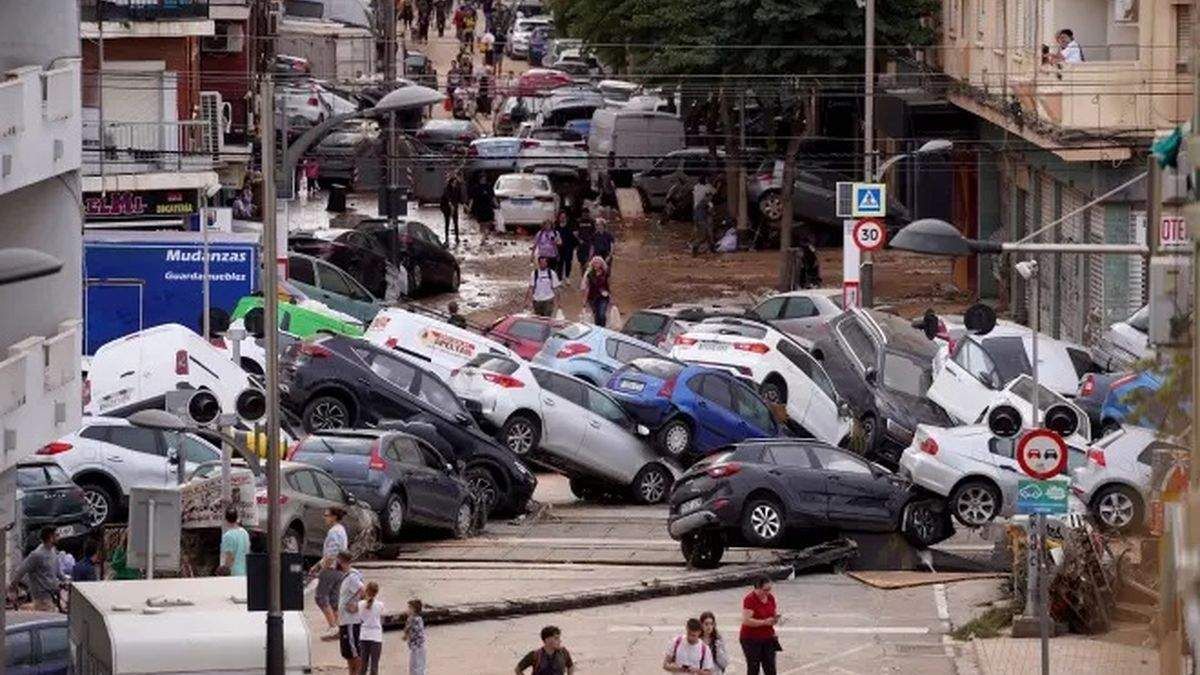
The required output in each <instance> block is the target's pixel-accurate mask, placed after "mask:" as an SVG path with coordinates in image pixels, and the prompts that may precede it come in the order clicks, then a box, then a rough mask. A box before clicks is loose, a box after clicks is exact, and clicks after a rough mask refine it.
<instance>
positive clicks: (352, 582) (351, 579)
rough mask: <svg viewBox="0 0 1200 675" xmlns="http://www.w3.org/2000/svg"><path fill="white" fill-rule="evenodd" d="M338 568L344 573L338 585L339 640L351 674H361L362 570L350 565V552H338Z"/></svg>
mask: <svg viewBox="0 0 1200 675" xmlns="http://www.w3.org/2000/svg"><path fill="white" fill-rule="evenodd" d="M336 560H337V569H338V571H340V572H341V573H342V583H341V585H340V586H339V587H338V601H337V602H338V642H339V643H340V644H339V647H340V648H341V652H342V658H344V659H346V667H347V669H348V672H349V675H359V673H360V672H361V670H362V649H361V646H360V645H359V641H360V640H361V637H362V621H363V620H362V613H361V612H359V604H358V601H359V600H361V599H362V594H363V587H364V584H363V577H362V572H359V571H358V570H356V569H354V568H353V567H351V566H350V552H349V551H342V552H341V553H338V554H337V558H336Z"/></svg>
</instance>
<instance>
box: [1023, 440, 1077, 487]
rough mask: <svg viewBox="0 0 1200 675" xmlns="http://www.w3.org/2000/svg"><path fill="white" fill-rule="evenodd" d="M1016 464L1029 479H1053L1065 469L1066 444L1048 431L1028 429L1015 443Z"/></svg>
mask: <svg viewBox="0 0 1200 675" xmlns="http://www.w3.org/2000/svg"><path fill="white" fill-rule="evenodd" d="M1017 464H1018V465H1019V466H1020V467H1021V470H1022V471H1024V472H1025V473H1026V474H1028V475H1029V477H1030V478H1036V479H1038V480H1047V479H1050V478H1053V477H1055V476H1057V475H1058V474H1060V473H1062V471H1063V469H1065V468H1066V467H1067V444H1066V442H1064V441H1063V439H1062V436H1059V435H1058V434H1057V433H1055V432H1053V431H1051V430H1049V429H1030V430H1029V431H1027V432H1025V435H1024V436H1022V437H1021V440H1020V441H1019V442H1018V443H1017Z"/></svg>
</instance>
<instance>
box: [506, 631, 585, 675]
mask: <svg viewBox="0 0 1200 675" xmlns="http://www.w3.org/2000/svg"><path fill="white" fill-rule="evenodd" d="M531 668H532V670H530V671H529V672H530V675H574V673H575V662H574V661H572V660H571V652H569V651H567V648H566V647H564V646H562V631H561V630H559V629H558V626H546V627H545V628H543V629H542V646H541V647H540V648H538V649H535V650H533V651H531V652H529V653H528V654H526V655H525V656H524V657H522V658H521V660H520V661H518V662H517V669H516V671H515V672H516V674H517V675H524V674H525V671H526V670H529V669H531Z"/></svg>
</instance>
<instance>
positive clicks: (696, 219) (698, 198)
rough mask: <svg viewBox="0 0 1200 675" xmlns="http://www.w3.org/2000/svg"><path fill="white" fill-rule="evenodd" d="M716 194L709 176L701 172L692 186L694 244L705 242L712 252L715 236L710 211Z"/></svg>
mask: <svg viewBox="0 0 1200 675" xmlns="http://www.w3.org/2000/svg"><path fill="white" fill-rule="evenodd" d="M714 194H716V191H715V190H714V189H713V186H712V185H711V184H710V183H709V182H708V176H706V175H704V174H701V175H700V179H699V180H697V181H696V185H695V186H694V187H693V188H692V221H693V223H694V228H693V230H694V232H695V237H694V239H695V241H696V242H697V243H695V244H693V246H699V245H700V244H699V242H704V243H705V246H706V248H707V250H708V251H709V252H710V253H711V252H712V244H713V237H712V223H711V222H710V220H711V219H710V218H709V211H710V210H711V208H712V198H713V195H714Z"/></svg>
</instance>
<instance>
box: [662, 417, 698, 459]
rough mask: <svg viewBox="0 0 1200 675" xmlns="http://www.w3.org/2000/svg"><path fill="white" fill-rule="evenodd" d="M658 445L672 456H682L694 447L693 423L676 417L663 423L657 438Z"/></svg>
mask: <svg viewBox="0 0 1200 675" xmlns="http://www.w3.org/2000/svg"><path fill="white" fill-rule="evenodd" d="M656 440H657V443H658V447H659V448H661V449H662V451H663V452H665V453H667V454H668V455H669V456H671V457H682V456H683V455H685V454H687V453H688V451H690V450H691V449H692V425H690V424H688V421H687V420H685V419H682V418H680V417H676V418H675V419H672V420H670V421H668V422H667V423H666V424H664V425H662V428H661V429H659V430H658V438H657V439H656Z"/></svg>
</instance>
